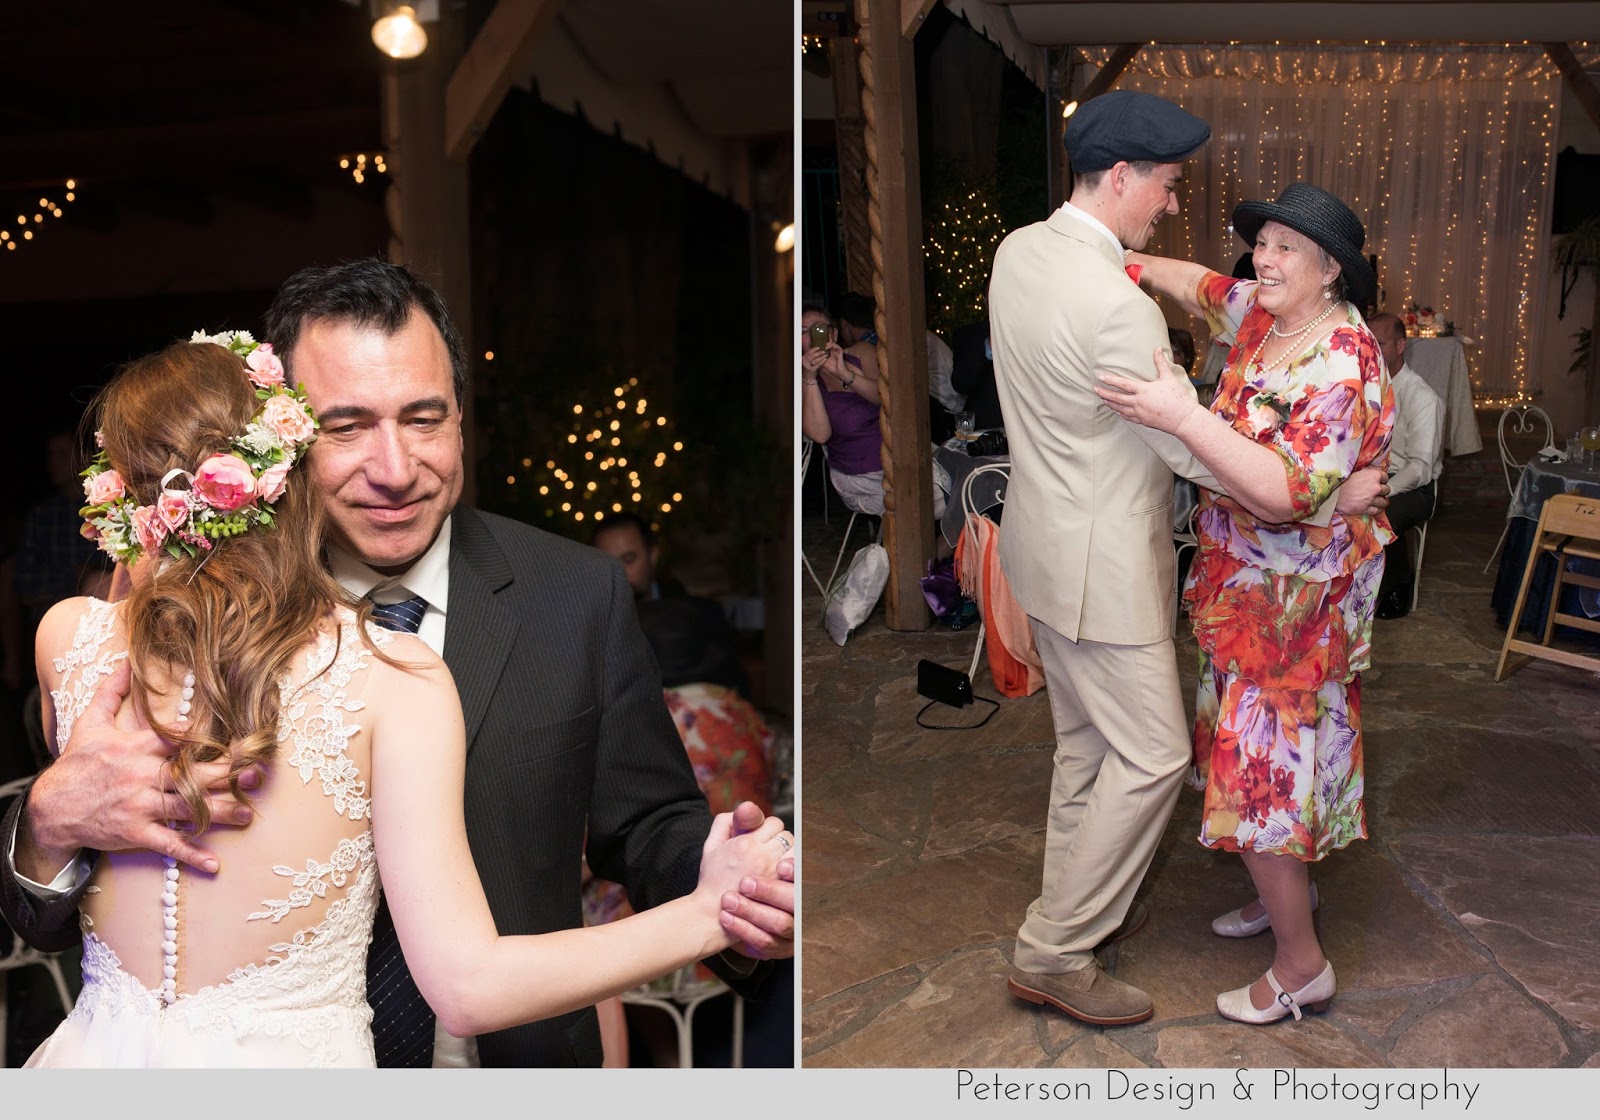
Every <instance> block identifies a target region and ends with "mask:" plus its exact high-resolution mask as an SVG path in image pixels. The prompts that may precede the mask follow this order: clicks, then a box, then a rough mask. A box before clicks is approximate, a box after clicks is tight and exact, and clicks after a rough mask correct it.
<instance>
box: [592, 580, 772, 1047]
mask: <svg viewBox="0 0 1600 1120" xmlns="http://www.w3.org/2000/svg"><path fill="white" fill-rule="evenodd" d="M696 603H701V604H710V605H711V606H712V607H713V608H714V607H715V606H716V604H715V603H712V602H711V601H710V600H708V599H694V598H690V597H685V598H680V599H656V600H642V601H640V602H639V603H638V608H639V624H640V627H641V628H642V629H643V630H644V635H645V638H646V640H647V641H649V643H650V648H651V650H652V651H653V652H654V653H655V655H656V663H657V665H658V666H659V667H660V669H661V684H662V693H663V695H664V696H665V698H666V702H667V710H668V711H669V712H671V713H672V722H673V724H674V725H675V726H676V727H677V730H678V737H679V738H680V739H681V740H682V741H683V747H684V750H685V751H686V752H687V753H688V755H689V764H690V765H691V766H692V767H693V768H694V776H695V781H696V782H697V783H698V784H699V786H700V790H701V792H702V793H704V794H705V795H706V800H707V801H708V802H709V803H710V805H711V811H712V812H713V813H720V812H731V811H732V807H733V806H735V805H737V804H739V802H740V801H746V800H748V801H754V802H755V803H756V804H757V805H761V806H768V805H771V804H772V799H773V790H774V782H773V775H772V770H771V767H770V766H769V765H768V751H769V750H770V749H771V748H772V746H773V742H774V734H773V732H772V730H771V729H770V728H769V727H768V726H767V724H766V721H765V720H763V719H762V718H761V713H760V712H758V711H757V710H756V709H755V707H754V706H752V705H751V704H750V703H749V701H747V700H746V699H745V698H744V697H742V696H740V695H739V693H738V692H737V691H735V686H733V685H731V684H729V683H726V674H727V672H728V661H727V658H726V655H725V651H724V650H723V649H722V647H721V645H720V643H719V642H718V641H717V640H716V636H715V635H714V634H712V633H708V631H707V630H706V629H705V628H703V627H702V626H701V625H700V622H701V620H699V619H696V618H694V617H693V616H692V613H691V611H690V610H689V608H690V607H691V606H692V605H693V604H696ZM719 615H720V612H719ZM723 626H724V627H726V626H727V623H726V622H725V621H724V622H723ZM732 668H733V670H734V671H735V672H737V671H738V660H737V658H734V659H733V661H732ZM730 798H731V799H732V800H731V801H730V800H729V799H730ZM724 804H726V805H727V808H720V806H723V805H724ZM763 811H765V810H763ZM583 910H584V924H585V925H601V924H603V923H605V922H611V921H616V920H617V919H618V918H625V917H627V916H628V915H629V914H632V913H633V912H634V911H633V907H632V906H631V905H630V904H629V902H628V893H627V891H626V890H625V889H624V888H623V887H622V886H621V884H618V883H612V882H608V881H606V880H604V879H596V878H594V877H593V876H592V875H591V874H590V873H589V870H588V867H587V865H585V868H584V881H583ZM693 967H694V972H695V979H696V980H697V981H701V982H713V981H715V979H716V977H715V976H714V975H713V974H712V973H711V971H710V970H709V969H708V968H706V967H705V966H704V965H695V966H693ZM780 986H781V985H778V984H774V985H773V987H774V989H777V988H778V987H780ZM773 996H774V1002H776V1003H779V1004H781V1003H782V999H781V992H778V991H776V990H775V991H774V993H773ZM764 1005H765V1001H763V1002H761V1003H755V1002H753V1003H751V1004H749V1005H747V1009H746V1010H747V1017H746V1025H745V1032H746V1035H747V1038H746V1043H747V1045H746V1064H748V1065H769V1064H783V1065H787V1064H789V1062H790V1061H791V1060H792V1058H791V1057H790V1056H791V1055H792V1053H793V1041H792V1035H791V1033H789V1032H792V1019H793V1012H792V1010H788V1011H786V1012H785V1013H784V1015H781V1016H779V1017H778V1019H774V1020H772V1021H770V1022H769V1021H768V1018H769V1017H768V1016H766V1015H764V1014H763V1009H764ZM606 1011H610V1013H611V1014H613V1015H614V1014H615V1010H614V1009H603V1011H602V1026H605V1025H606V1018H605V1012H606ZM779 1019H781V1020H782V1021H778V1020H779ZM696 1021H697V1022H698V1021H700V1019H699V1018H697V1019H696ZM612 1025H613V1031H615V1024H614V1022H613V1024H612ZM633 1025H634V1028H635V1030H636V1031H637V1034H638V1037H639V1039H640V1040H641V1041H642V1042H643V1049H644V1050H645V1051H647V1052H648V1054H649V1056H650V1057H649V1061H648V1062H644V1063H641V1064H653V1065H656V1066H668V1065H675V1064H677V1042H676V1035H675V1034H674V1033H673V1032H671V1031H670V1030H666V1029H665V1026H666V1024H665V1023H663V1022H662V1021H661V1019H660V1013H659V1012H655V1013H652V1012H650V1011H649V1010H646V1011H645V1012H644V1013H643V1014H641V1015H639V1016H637V1017H635V1020H634V1024H633ZM774 1030H776V1031H778V1032H781V1033H783V1035H784V1036H783V1038H781V1039H779V1040H777V1041H776V1042H775V1043H773V1044H771V1045H763V1044H762V1037H763V1036H765V1035H767V1034H769V1033H771V1032H772V1031H774ZM697 1033H699V1032H697ZM769 1052H770V1053H779V1054H782V1055H783V1056H784V1060H783V1061H782V1062H781V1063H778V1062H773V1061H770V1060H763V1058H762V1057H761V1055H762V1054H764V1053H769ZM606 1057H607V1064H608V1065H612V1064H616V1065H626V1064H629V1059H628V1047H627V1045H626V1031H624V1032H623V1039H622V1040H620V1041H618V1040H616V1039H615V1035H613V1044H612V1045H610V1046H608V1047H607V1050H606Z"/></svg>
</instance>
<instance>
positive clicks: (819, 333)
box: [800, 302, 950, 518]
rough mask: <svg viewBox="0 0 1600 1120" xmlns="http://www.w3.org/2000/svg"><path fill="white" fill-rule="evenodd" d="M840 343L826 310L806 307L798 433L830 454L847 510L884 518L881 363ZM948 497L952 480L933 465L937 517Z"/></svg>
mask: <svg viewBox="0 0 1600 1120" xmlns="http://www.w3.org/2000/svg"><path fill="white" fill-rule="evenodd" d="M813 327H815V328H817V329H816V330H815V331H813V330H812V328H813ZM839 342H840V339H839V334H838V331H837V329H836V328H835V326H834V322H833V318H832V316H830V315H829V314H828V310H827V308H825V307H823V306H822V305H821V304H818V303H809V302H808V303H806V304H805V305H804V307H802V309H801V312H800V430H801V431H802V432H804V433H805V436H806V438H807V439H811V440H815V441H816V442H818V443H820V444H822V445H823V447H824V448H825V449H826V450H827V454H828V476H829V478H830V479H831V480H832V483H833V488H834V490H835V491H836V492H837V493H838V495H839V497H840V498H841V499H842V500H843V501H844V504H845V505H847V506H849V507H850V508H851V509H852V510H854V511H855V512H857V513H865V514H867V515H869V516H871V517H882V516H883V431H882V429H881V428H880V427H879V426H878V407H879V405H880V404H881V403H882V398H880V397H879V395H878V363H877V359H876V358H875V357H874V358H872V359H871V361H870V363H868V362H866V361H863V356H862V355H861V354H859V353H857V349H862V347H859V345H858V347H857V348H852V349H851V350H849V351H846V350H844V349H843V348H841V347H840V345H839ZM864 349H866V350H871V349H872V347H865V348H864ZM949 493H950V476H949V475H948V474H947V473H946V472H945V470H944V468H943V467H941V466H939V465H938V464H937V463H935V464H933V516H934V517H936V518H937V517H941V516H943V514H944V508H945V501H946V498H947V496H948V495H949Z"/></svg>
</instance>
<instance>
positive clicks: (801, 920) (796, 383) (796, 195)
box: [783, 3, 806, 1068]
mask: <svg viewBox="0 0 1600 1120" xmlns="http://www.w3.org/2000/svg"><path fill="white" fill-rule="evenodd" d="M804 25H805V24H804V14H803V12H802V11H801V5H800V4H798V3H797V4H795V5H794V27H793V29H792V31H791V38H790V46H791V47H792V53H791V55H790V59H791V62H792V65H793V67H794V70H793V74H794V96H793V98H792V100H791V102H790V105H789V119H790V122H791V124H790V128H791V134H790V137H789V145H790V156H789V163H790V167H789V170H790V172H791V173H792V175H793V180H794V181H793V182H792V183H791V184H790V187H789V220H790V221H792V222H793V223H794V246H793V247H792V248H791V249H790V250H789V293H790V301H789V302H790V304H791V307H790V309H789V319H790V323H789V347H790V350H791V352H792V353H793V355H794V362H795V363H796V364H795V365H794V366H791V367H789V368H788V369H785V370H784V371H783V376H785V377H787V378H788V379H789V389H790V392H791V394H792V396H791V397H790V398H789V399H790V402H791V403H790V406H789V408H790V414H791V415H790V420H791V423H792V427H793V431H792V432H791V433H790V437H789V454H790V455H791V456H792V458H791V459H790V468H791V473H790V476H789V477H790V484H789V513H790V519H791V521H792V522H793V524H792V526H791V529H790V534H789V540H790V541H791V542H792V543H793V545H794V549H793V551H794V554H793V555H792V556H790V557H789V569H790V571H789V574H790V576H791V578H792V579H793V580H794V584H793V588H794V589H793V591H792V592H791V599H790V602H791V603H792V604H793V607H794V621H793V623H792V625H793V633H794V662H793V664H794V670H793V676H794V680H793V681H791V682H790V684H791V687H792V688H793V690H794V691H793V699H792V700H791V701H790V707H789V713H790V714H789V726H790V728H791V729H792V731H793V733H794V751H793V754H792V757H793V762H792V766H793V767H794V817H795V819H794V820H792V821H790V822H789V831H791V832H793V833H794V835H795V839H796V841H797V850H796V852H795V861H794V863H795V871H794V879H795V906H794V944H795V956H794V1000H793V1003H794V1028H793V1030H794V1035H793V1037H794V1065H795V1067H796V1068H799V1065H800V994H801V993H802V992H804V991H805V984H804V980H805V961H804V960H803V959H802V958H803V956H804V954H803V953H802V952H801V946H802V945H804V941H803V940H802V937H803V934H804V929H805V915H804V906H803V904H802V901H801V900H802V899H803V898H804V897H805V882H806V877H805V873H804V871H803V870H802V865H803V864H804V863H805V847H806V840H805V833H804V832H802V831H801V829H800V825H801V823H802V821H803V820H804V816H805V814H804V813H803V812H802V810H801V806H802V805H804V804H805V800H804V796H803V779H802V773H803V771H804V767H803V766H802V765H801V759H802V758H804V756H805V754H804V749H803V741H804V735H803V734H802V733H801V727H800V725H801V709H800V664H801V660H802V653H801V642H800V633H801V629H800V628H801V626H802V624H803V617H804V613H805V612H804V611H802V610H801V609H800V603H801V599H802V598H803V596H804V594H805V586H804V584H803V582H802V580H801V578H800V440H801V434H800V378H799V377H798V376H797V374H798V372H799V371H798V363H799V360H800V303H801V291H802V289H801V275H800V255H801V252H802V247H803V246H804V245H805V240H804V237H805V231H804V230H802V229H801V228H800V226H801V219H802V213H801V211H802V210H803V209H804V207H803V206H802V204H801V191H802V189H803V187H802V182H801V178H802V177H801V170H802V168H801V165H800V148H801V143H800V140H801V136H800V131H801V123H802V122H801V120H800V29H801V28H802V27H803V26H804Z"/></svg>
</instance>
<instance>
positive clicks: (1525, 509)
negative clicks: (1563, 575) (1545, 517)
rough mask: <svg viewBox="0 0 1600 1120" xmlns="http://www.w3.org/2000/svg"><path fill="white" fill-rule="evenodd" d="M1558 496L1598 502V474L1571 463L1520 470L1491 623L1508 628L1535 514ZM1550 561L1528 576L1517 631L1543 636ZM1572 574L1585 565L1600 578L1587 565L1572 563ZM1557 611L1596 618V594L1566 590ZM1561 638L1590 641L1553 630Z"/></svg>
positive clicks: (1599, 568) (1599, 571)
mask: <svg viewBox="0 0 1600 1120" xmlns="http://www.w3.org/2000/svg"><path fill="white" fill-rule="evenodd" d="M1557 494H1582V495H1584V496H1585V497H1590V498H1600V471H1591V470H1584V469H1583V468H1582V467H1579V466H1576V465H1574V464H1570V463H1541V462H1539V461H1538V460H1534V461H1533V462H1531V463H1529V464H1528V465H1527V466H1526V467H1524V468H1523V470H1522V477H1521V478H1519V479H1518V480H1517V493H1516V496H1515V497H1514V498H1513V499H1512V501H1511V508H1510V509H1509V510H1508V511H1507V513H1506V518H1507V523H1506V543H1505V548H1504V549H1503V550H1502V552H1501V554H1500V570H1499V572H1498V573H1497V574H1496V575H1495V581H1494V596H1493V598H1492V599H1491V600H1490V603H1491V605H1492V606H1493V607H1494V610H1495V619H1496V621H1497V622H1499V624H1500V625H1501V626H1502V627H1505V626H1509V625H1510V624H1511V610H1512V608H1513V607H1515V606H1516V604H1517V588H1518V587H1520V586H1521V585H1522V571H1523V568H1524V567H1526V566H1527V563H1528V553H1529V552H1530V551H1531V550H1532V548H1533V540H1534V533H1535V531H1536V530H1537V528H1538V519H1539V513H1540V511H1541V510H1542V509H1543V508H1544V503H1545V502H1546V501H1548V500H1549V499H1550V498H1552V497H1554V496H1555V495H1557ZM1555 564H1556V560H1555V557H1554V556H1553V555H1551V554H1549V553H1546V554H1545V555H1543V556H1541V557H1539V560H1538V563H1537V565H1536V566H1535V568H1534V571H1533V582H1532V583H1530V584H1529V585H1528V601H1527V602H1526V603H1525V604H1523V608H1522V625H1521V626H1520V627H1518V629H1520V630H1525V631H1531V632H1533V633H1535V634H1543V633H1544V622H1545V616H1546V614H1547V613H1548V612H1549V610H1550V588H1551V586H1552V585H1553V584H1554V583H1555V575H1556V569H1555ZM1569 565H1570V566H1572V567H1573V568H1574V569H1575V570H1576V569H1577V568H1578V566H1580V565H1584V567H1583V569H1582V570H1584V571H1589V572H1591V574H1595V575H1600V565H1596V564H1593V562H1591V561H1583V560H1572V561H1569ZM1561 609H1562V610H1563V611H1564V612H1565V613H1567V614H1582V615H1587V616H1588V617H1590V618H1600V593H1597V592H1595V591H1592V590H1589V589H1585V588H1577V587H1569V588H1568V589H1567V590H1566V592H1565V593H1564V594H1563V595H1562V597H1561ZM1557 629H1558V630H1559V631H1560V632H1561V633H1562V634H1563V635H1570V636H1572V637H1577V638H1581V639H1583V640H1585V641H1589V642H1592V641H1594V640H1595V639H1594V635H1592V634H1587V633H1585V632H1584V631H1582V630H1574V629H1571V628H1570V627H1565V626H1563V627H1558V628H1557Z"/></svg>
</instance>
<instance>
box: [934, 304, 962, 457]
mask: <svg viewBox="0 0 1600 1120" xmlns="http://www.w3.org/2000/svg"><path fill="white" fill-rule="evenodd" d="M954 366H955V358H954V356H953V355H952V354H951V353H950V347H949V345H948V344H946V342H945V340H944V339H942V338H940V337H939V336H938V335H936V334H934V333H933V332H932V331H929V332H928V438H929V439H931V440H933V442H934V443H943V442H944V441H945V440H947V439H949V438H950V437H951V436H952V435H954V434H955V430H956V415H955V414H956V413H958V412H960V411H961V410H962V409H964V408H966V406H967V398H966V396H965V395H964V394H962V393H958V392H956V390H955V386H953V385H952V384H950V373H951V371H952V369H953V368H954Z"/></svg>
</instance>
